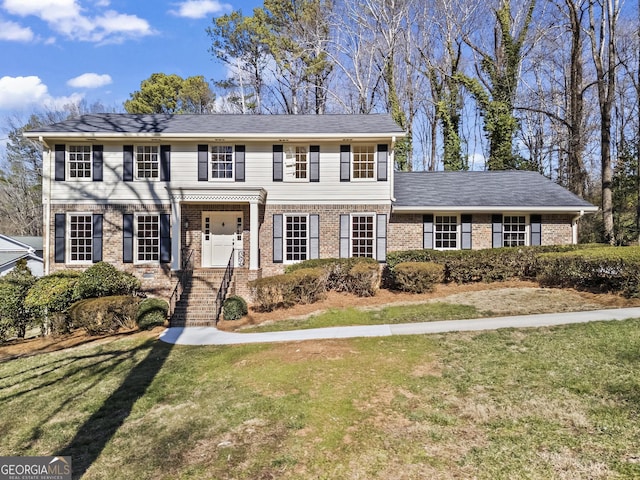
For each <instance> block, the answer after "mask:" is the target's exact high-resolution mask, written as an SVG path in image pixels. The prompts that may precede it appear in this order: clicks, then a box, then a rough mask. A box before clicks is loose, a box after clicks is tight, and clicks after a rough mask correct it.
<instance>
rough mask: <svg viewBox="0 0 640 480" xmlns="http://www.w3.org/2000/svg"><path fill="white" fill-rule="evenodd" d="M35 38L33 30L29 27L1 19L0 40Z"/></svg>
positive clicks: (29, 39) (19, 40)
mask: <svg viewBox="0 0 640 480" xmlns="http://www.w3.org/2000/svg"><path fill="white" fill-rule="evenodd" d="M33 39H34V35H33V31H32V30H31V29H30V28H28V27H21V26H20V25H18V24H17V23H15V22H9V21H6V22H5V21H2V20H0V40H9V41H11V42H30V41H32V40H33Z"/></svg>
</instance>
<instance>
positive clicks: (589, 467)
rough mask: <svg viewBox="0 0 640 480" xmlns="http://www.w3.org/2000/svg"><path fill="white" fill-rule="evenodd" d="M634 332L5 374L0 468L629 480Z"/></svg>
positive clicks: (53, 363) (93, 360) (186, 353)
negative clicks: (20, 464)
mask: <svg viewBox="0 0 640 480" xmlns="http://www.w3.org/2000/svg"><path fill="white" fill-rule="evenodd" d="M638 371H640V320H627V321H624V322H601V323H592V324H585V325H570V326H566V327H556V328H549V329H539V330H513V329H507V330H501V331H497V332H483V333H455V334H444V335H431V336H407V337H388V338H368V339H351V340H332V341H318V342H297V343H288V344H275V345H251V346H234V347H213V346H211V347H186V346H172V345H166V344H164V343H162V342H159V341H157V340H155V339H152V338H145V337H144V336H132V337H128V338H120V339H117V340H113V341H108V342H106V343H102V344H99V345H95V344H94V345H92V344H88V345H84V346H81V347H77V348H73V349H69V350H64V351H59V352H53V353H44V354H40V355H35V356H31V357H27V358H19V359H13V360H9V361H5V362H3V363H0V402H1V405H2V409H0V431H2V432H3V434H2V436H0V455H51V454H67V455H71V456H72V457H73V464H74V469H75V472H76V474H75V477H76V478H77V477H79V476H80V475H81V474H84V477H83V478H86V479H112V478H118V479H136V480H140V479H147V478H153V479H201V478H210V479H232V478H233V479H268V478H279V479H280V478H285V479H286V478H291V479H338V478H340V479H352V478H353V479H355V478H367V479H374V480H375V479H389V478H397V479H403V478H404V479H413V478H443V479H446V478H479V479H511V478H530V479H550V478H558V479H560V478H567V479H569V478H570V479H609V478H638V477H640V447H639V445H640V423H639V422H638V416H639V415H640V393H639V392H640V376H639V375H638Z"/></svg>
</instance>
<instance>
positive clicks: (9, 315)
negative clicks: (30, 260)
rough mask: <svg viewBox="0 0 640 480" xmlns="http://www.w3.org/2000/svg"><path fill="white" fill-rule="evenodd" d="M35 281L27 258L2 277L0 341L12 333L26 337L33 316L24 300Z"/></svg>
mask: <svg viewBox="0 0 640 480" xmlns="http://www.w3.org/2000/svg"><path fill="white" fill-rule="evenodd" d="M35 281H36V279H35V277H34V276H33V275H32V274H31V270H29V267H28V266H27V262H26V260H20V261H19V262H18V263H17V265H16V266H15V267H14V269H13V270H11V272H9V273H8V274H7V275H5V276H4V277H2V278H1V279H0V341H4V340H6V338H7V337H9V336H11V335H15V336H17V337H18V338H24V336H25V334H26V331H27V326H28V325H29V323H30V321H31V318H32V317H31V314H30V312H29V310H28V309H27V308H26V307H25V304H24V300H25V297H26V296H27V293H28V291H29V289H30V288H31V286H32V285H33V284H34V283H35Z"/></svg>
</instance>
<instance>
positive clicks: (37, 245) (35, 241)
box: [10, 235, 43, 251]
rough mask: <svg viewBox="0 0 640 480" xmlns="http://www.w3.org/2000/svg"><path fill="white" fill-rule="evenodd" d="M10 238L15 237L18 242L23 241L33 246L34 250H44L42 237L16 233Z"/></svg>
mask: <svg viewBox="0 0 640 480" xmlns="http://www.w3.org/2000/svg"><path fill="white" fill-rule="evenodd" d="M10 238H13V239H14V240H17V241H18V242H21V243H23V244H25V245H28V246H30V247H31V248H33V249H34V250H36V251H37V250H42V248H43V241H42V237H30V236H22V235H16V236H12V237H10Z"/></svg>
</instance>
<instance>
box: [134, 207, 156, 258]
mask: <svg viewBox="0 0 640 480" xmlns="http://www.w3.org/2000/svg"><path fill="white" fill-rule="evenodd" d="M136 252H137V253H136V260H137V261H138V262H157V261H158V260H159V259H160V219H159V217H158V215H139V216H138V217H137V249H136Z"/></svg>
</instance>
